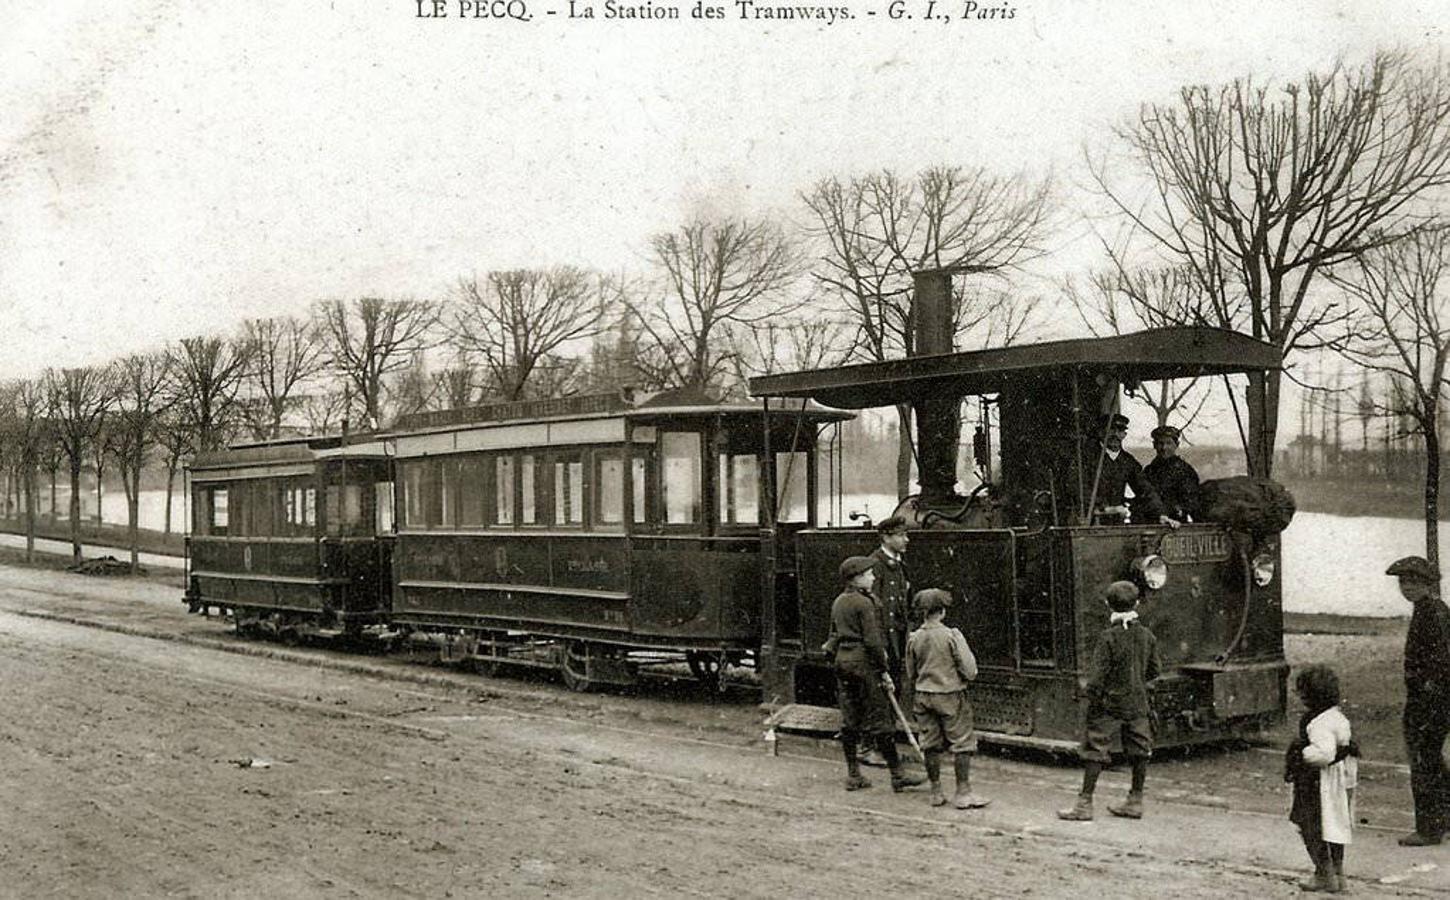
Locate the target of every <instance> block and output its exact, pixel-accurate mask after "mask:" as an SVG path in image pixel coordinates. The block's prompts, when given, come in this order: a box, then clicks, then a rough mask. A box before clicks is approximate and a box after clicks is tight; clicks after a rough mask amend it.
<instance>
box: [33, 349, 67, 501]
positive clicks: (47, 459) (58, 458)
mask: <svg viewBox="0 0 1450 900" xmlns="http://www.w3.org/2000/svg"><path fill="white" fill-rule="evenodd" d="M38 384H39V385H40V389H41V391H42V392H44V391H46V390H47V383H46V379H45V378H42V379H41V380H40V381H39V382H38ZM47 397H48V395H47ZM46 402H47V403H49V399H47V401H46ZM47 409H48V407H47ZM64 462H65V450H64V448H62V447H61V443H60V440H59V439H58V438H57V437H56V435H55V428H54V423H53V422H52V421H51V420H50V418H49V416H48V415H47V417H46V439H45V440H44V441H43V442H42V443H41V448H40V468H41V469H42V470H44V471H45V473H46V474H48V475H49V476H50V519H51V521H52V522H54V521H55V508H56V505H57V504H58V502H59V501H58V499H57V482H58V481H59V480H60V467H61V465H62V464H63V463H64Z"/></svg>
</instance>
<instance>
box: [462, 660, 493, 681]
mask: <svg viewBox="0 0 1450 900" xmlns="http://www.w3.org/2000/svg"><path fill="white" fill-rule="evenodd" d="M468 667H469V668H470V669H472V670H473V673H474V674H475V675H482V676H484V677H485V678H493V677H495V676H496V675H498V669H499V662H498V660H496V659H490V658H489V657H486V656H475V657H472V658H471V659H469V660H468Z"/></svg>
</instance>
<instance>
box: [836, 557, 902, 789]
mask: <svg viewBox="0 0 1450 900" xmlns="http://www.w3.org/2000/svg"><path fill="white" fill-rule="evenodd" d="M873 565H874V563H873V561H872V559H871V557H869V556H852V557H848V558H847V559H846V560H845V561H844V562H842V563H841V566H840V569H839V570H838V571H839V573H840V576H841V580H842V581H843V582H845V589H844V590H842V591H841V593H840V595H839V596H837V597H836V599H835V602H834V603H832V604H831V633H830V637H829V638H827V640H826V644H825V648H826V649H827V650H828V652H831V653H833V654H834V656H835V664H836V700H837V702H838V703H839V705H840V707H841V751H842V753H843V754H844V755H845V757H846V790H848V791H858V790H860V789H862V788H868V787H870V786H871V782H869V781H867V780H866V778H865V776H863V775H862V774H861V769H860V762H859V760H858V759H857V757H856V748H857V746H858V745H859V743H860V742H861V741H862V740H866V741H869V742H870V743H873V744H875V745H876V748H877V749H878V750H879V751H881V755H882V756H883V757H885V758H886V764H887V765H888V766H889V767H890V769H891V789H892V790H894V791H898V792H900V791H903V790H905V789H907V788H908V787H911V786H913V785H918V784H921V781H922V780H921V779H920V778H916V777H913V776H909V775H907V774H905V773H904V772H903V771H902V768H901V757H900V756H899V755H898V754H897V752H896V740H895V736H896V723H895V721H894V720H893V719H892V714H891V705H890V701H889V700H887V698H886V694H885V693H884V692H885V691H890V690H893V689H894V688H895V685H894V684H893V683H892V681H891V675H890V674H889V673H888V671H887V656H886V637H885V631H886V629H885V625H884V621H885V618H884V615H883V613H882V610H881V606H880V604H879V603H878V602H877V601H876V598H875V597H874V596H872V594H871V587H872V585H873V584H874V583H875V581H876V575H875V573H874V572H873V571H872V566H873Z"/></svg>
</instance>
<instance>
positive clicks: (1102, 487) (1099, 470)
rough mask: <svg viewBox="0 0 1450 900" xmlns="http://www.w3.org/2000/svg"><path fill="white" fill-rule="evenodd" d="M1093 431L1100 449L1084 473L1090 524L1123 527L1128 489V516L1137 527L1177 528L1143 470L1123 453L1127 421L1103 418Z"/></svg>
mask: <svg viewBox="0 0 1450 900" xmlns="http://www.w3.org/2000/svg"><path fill="white" fill-rule="evenodd" d="M1097 431H1098V433H1099V435H1100V436H1101V437H1100V446H1099V449H1098V452H1097V454H1096V458H1095V459H1093V461H1092V462H1091V463H1088V471H1090V472H1092V473H1093V474H1092V481H1091V484H1092V488H1093V493H1092V499H1091V501H1090V503H1091V508H1092V511H1093V522H1094V523H1095V524H1099V525H1124V524H1127V522H1128V518H1129V514H1130V510H1129V508H1128V501H1127V488H1129V487H1131V488H1132V489H1133V506H1132V510H1131V515H1132V518H1133V519H1134V520H1135V522H1136V523H1137V524H1142V523H1145V522H1157V523H1159V524H1162V525H1167V526H1169V527H1170V528H1177V527H1178V526H1179V524H1180V523H1179V522H1178V520H1177V519H1174V518H1172V517H1170V516H1168V515H1166V514H1165V512H1164V509H1163V504H1162V501H1161V500H1159V498H1158V491H1157V489H1155V488H1154V487H1153V483H1152V482H1151V481H1149V480H1148V477H1147V476H1146V475H1144V474H1143V467H1142V466H1141V465H1140V464H1139V463H1138V460H1136V459H1134V458H1133V454H1131V453H1129V452H1128V451H1127V450H1124V449H1123V438H1124V437H1126V436H1127V434H1128V417H1127V416H1125V415H1123V414H1122V413H1113V414H1112V415H1111V416H1103V417H1102V418H1101V419H1099V420H1098V428H1097ZM1090 458H1091V457H1090ZM1085 462H1086V460H1085Z"/></svg>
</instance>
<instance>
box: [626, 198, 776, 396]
mask: <svg viewBox="0 0 1450 900" xmlns="http://www.w3.org/2000/svg"><path fill="white" fill-rule="evenodd" d="M650 249H651V253H652V256H653V261H654V264H655V267H656V268H657V269H658V271H659V275H660V279H661V284H662V285H663V290H662V293H661V294H659V295H657V296H655V297H654V299H653V302H651V303H650V304H649V305H647V306H646V305H645V304H643V303H640V302H634V303H631V304H630V309H631V311H632V312H633V314H634V317H635V321H636V323H637V324H638V325H639V327H640V331H641V334H640V338H641V345H642V346H641V348H640V353H639V357H638V361H637V362H638V366H639V368H640V370H641V372H642V374H643V375H644V376H645V380H646V381H648V382H651V383H653V384H656V385H658V386H668V387H684V386H689V387H696V388H700V389H705V388H708V387H711V386H714V385H716V383H717V382H718V381H719V379H720V378H721V376H723V375H726V374H728V373H729V372H730V371H731V367H732V365H733V355H734V349H733V348H734V347H735V346H736V345H737V341H738V339H739V338H738V332H740V331H741V330H749V329H751V328H755V327H756V326H758V325H760V324H762V323H764V322H766V321H767V320H769V319H772V318H776V317H779V316H783V315H790V314H791V313H793V312H795V311H796V310H797V309H799V308H800V306H801V305H802V304H803V302H804V300H803V299H800V298H792V297H791V296H790V294H789V289H790V288H791V286H792V285H793V284H794V282H795V281H796V279H797V277H798V275H799V273H800V256H799V252H798V250H797V247H796V245H795V242H794V241H792V240H791V239H790V238H788V237H787V236H786V234H785V232H784V231H783V230H782V229H781V228H780V227H779V226H778V225H776V224H775V223H773V222H770V221H768V220H764V219H754V220H752V219H722V220H706V219H695V220H693V221H691V222H689V223H687V224H685V225H683V226H681V227H680V228H679V229H678V230H676V231H672V232H667V233H662V234H657V235H655V236H654V237H653V238H651V240H650Z"/></svg>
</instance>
